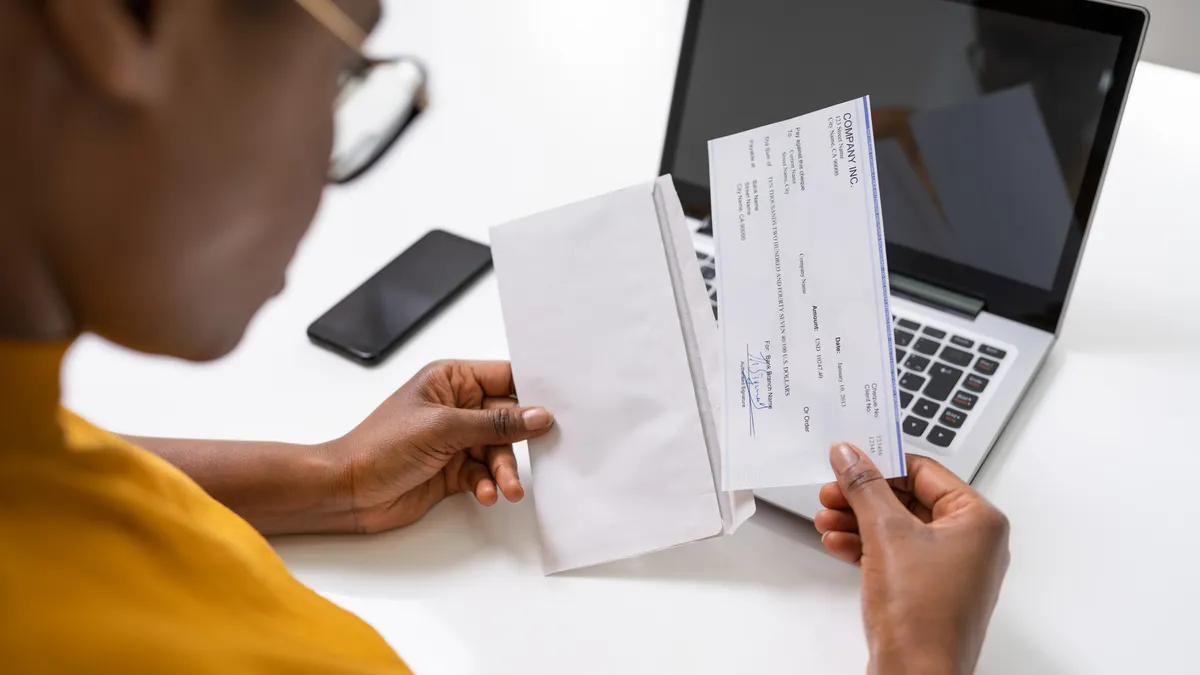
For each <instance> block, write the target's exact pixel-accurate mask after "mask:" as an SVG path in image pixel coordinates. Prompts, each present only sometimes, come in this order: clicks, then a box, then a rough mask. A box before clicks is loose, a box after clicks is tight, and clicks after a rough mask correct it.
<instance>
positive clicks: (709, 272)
mask: <svg viewBox="0 0 1200 675" xmlns="http://www.w3.org/2000/svg"><path fill="white" fill-rule="evenodd" d="M700 274H703V275H704V278H705V279H713V278H715V277H716V276H717V271H716V270H715V269H713V268H711V267H707V266H705V267H701V268H700Z"/></svg>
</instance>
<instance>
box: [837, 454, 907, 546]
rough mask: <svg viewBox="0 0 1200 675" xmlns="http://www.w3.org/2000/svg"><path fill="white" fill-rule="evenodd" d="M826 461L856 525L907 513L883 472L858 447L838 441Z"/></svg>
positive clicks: (863, 524)
mask: <svg viewBox="0 0 1200 675" xmlns="http://www.w3.org/2000/svg"><path fill="white" fill-rule="evenodd" d="M829 463H830V464H831V465H832V466H833V472H834V473H835V474H837V482H838V487H840V488H841V489H842V494H843V495H845V497H846V501H847V502H849V504H850V508H851V509H852V510H853V511H854V515H855V516H857V517H858V521H859V525H860V527H862V526H865V524H866V523H870V522H872V521H875V520H878V519H879V518H882V517H884V516H889V515H893V514H895V513H897V512H905V513H907V512H906V511H905V509H904V507H903V506H902V505H901V504H900V500H899V499H896V495H894V494H892V488H891V486H890V485H888V482H887V481H886V480H884V479H883V474H881V473H879V469H876V468H875V464H874V462H872V461H871V458H870V457H867V455H866V454H864V453H863V451H862V450H859V449H858V448H856V447H854V446H852V445H849V444H848V443H838V444H837V445H834V446H833V447H832V448H830V450H829Z"/></svg>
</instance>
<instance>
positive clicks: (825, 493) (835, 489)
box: [818, 483, 850, 509]
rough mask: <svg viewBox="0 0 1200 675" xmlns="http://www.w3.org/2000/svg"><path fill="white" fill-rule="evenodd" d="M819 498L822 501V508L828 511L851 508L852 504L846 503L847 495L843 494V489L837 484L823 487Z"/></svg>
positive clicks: (827, 484) (828, 484)
mask: <svg viewBox="0 0 1200 675" xmlns="http://www.w3.org/2000/svg"><path fill="white" fill-rule="evenodd" d="M818 497H819V498H820V500H821V506H824V507H825V508H827V509H848V508H850V502H848V501H846V495H844V494H842V488H841V486H840V485H838V484H837V483H826V484H825V485H822V486H821V492H820V494H819V495H818Z"/></svg>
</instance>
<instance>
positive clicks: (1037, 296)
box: [663, 0, 1143, 330]
mask: <svg viewBox="0 0 1200 675" xmlns="http://www.w3.org/2000/svg"><path fill="white" fill-rule="evenodd" d="M1045 5H1054V6H1055V7H1056V9H1055V10H1052V11H1047V10H1046V9H1045ZM1026 6H1029V7H1026ZM1114 11H1115V12H1117V14H1113V13H1112V12H1114ZM1142 24H1143V15H1142V14H1141V13H1140V12H1135V11H1130V10H1125V9H1124V8H1116V7H1113V6H1111V5H1101V4H1098V3H1089V2H1082V1H1075V2H1058V3H1045V2H1041V1H1040V0H1035V1H1032V2H1020V1H1010V2H983V1H977V2H970V1H960V0H836V1H835V0H704V1H703V2H702V3H699V6H698V7H693V10H692V15H691V16H690V17H689V28H688V35H687V36H685V40H684V53H683V55H682V59H683V63H681V68H680V79H679V82H677V92H676V101H675V106H674V110H673V112H672V128H671V130H670V131H669V134H668V136H669V138H668V143H667V153H666V154H665V155H664V158H663V169H664V172H667V173H671V174H672V175H673V176H674V177H675V179H676V181H677V182H679V183H682V184H684V185H685V186H687V187H686V188H685V189H684V190H683V191H681V192H682V193H684V194H685V195H686V196H685V201H689V202H694V203H690V204H685V207H691V208H689V209H688V210H689V211H692V212H693V213H696V215H700V214H702V213H704V212H706V211H707V201H708V199H707V186H708V152H707V141H708V140H709V139H712V138H717V137H720V136H725V135H728V134H732V133H736V132H739V131H743V130H746V129H751V128H754V127H757V126H761V125H763V124H767V123H771V122H777V121H780V120H784V119H787V118H790V117H794V116H797V115H801V114H804V113H807V112H810V111H813V110H818V109H820V108H824V107H826V106H829V105H832V104H835V103H840V102H842V101H846V100H850V99H853V98H856V97H859V96H862V95H864V94H869V95H870V96H871V104H872V116H873V120H874V129H875V138H876V163H877V165H878V170H879V176H880V198H881V200H882V204H883V209H884V224H885V229H886V232H887V240H888V255H889V260H890V262H891V267H892V269H893V271H895V272H901V273H904V274H907V275H910V276H913V277H916V278H920V279H923V280H925V281H930V282H933V283H936V284H939V285H942V286H945V287H949V288H951V289H954V290H958V291H960V292H963V293H965V294H967V295H971V296H974V297H978V298H982V299H984V300H985V301H987V303H988V305H989V310H991V311H997V307H998V308H999V309H1000V310H1001V312H1004V313H1008V314H1012V315H1014V316H1012V317H1010V318H1016V319H1019V320H1025V321H1026V322H1029V323H1035V324H1044V326H1043V327H1047V328H1048V329H1051V330H1052V329H1053V323H1056V322H1057V318H1058V314H1059V313H1060V312H1061V303H1062V300H1064V299H1065V296H1066V288H1067V287H1068V286H1069V283H1070V278H1071V276H1072V274H1073V272H1074V267H1075V261H1076V259H1077V257H1078V254H1079V251H1080V248H1081V245H1082V241H1083V235H1084V233H1085V229H1086V227H1087V222H1088V220H1089V219H1090V216H1091V211H1092V206H1093V204H1094V201H1095V191H1096V189H1097V187H1098V184H1099V178H1100V173H1101V172H1102V168H1103V164H1104V163H1105V161H1106V158H1107V155H1108V150H1109V146H1110V145H1111V139H1112V134H1113V131H1114V129H1115V125H1116V117H1117V116H1118V115H1119V110H1120V107H1121V103H1122V102H1123V99H1124V93H1125V89H1126V88H1127V86H1128V81H1129V75H1130V71H1131V70H1132V64H1133V60H1134V59H1133V56H1132V55H1133V54H1135V53H1136V51H1137V43H1138V42H1139V41H1140V37H1141V29H1142ZM697 211H698V212H699V213H697ZM998 313H1000V312H998Z"/></svg>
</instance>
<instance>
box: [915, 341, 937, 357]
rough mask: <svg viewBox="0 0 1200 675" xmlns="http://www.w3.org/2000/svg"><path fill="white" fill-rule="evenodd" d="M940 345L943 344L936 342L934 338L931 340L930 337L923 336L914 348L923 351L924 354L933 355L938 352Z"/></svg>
mask: <svg viewBox="0 0 1200 675" xmlns="http://www.w3.org/2000/svg"><path fill="white" fill-rule="evenodd" d="M940 346H941V345H939V344H938V343H936V342H934V341H933V340H930V339H929V338H921V339H920V340H917V343H916V344H915V345H913V349H915V350H917V351H919V352H921V353H922V354H924V355H926V356H933V355H934V354H936V353H937V350H938V347H940Z"/></svg>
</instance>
